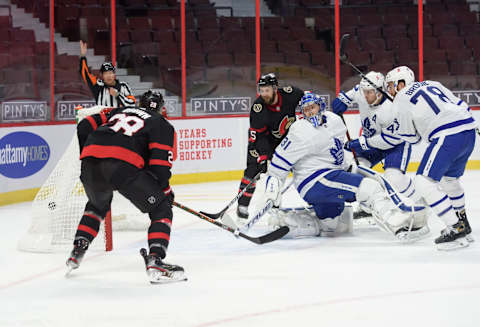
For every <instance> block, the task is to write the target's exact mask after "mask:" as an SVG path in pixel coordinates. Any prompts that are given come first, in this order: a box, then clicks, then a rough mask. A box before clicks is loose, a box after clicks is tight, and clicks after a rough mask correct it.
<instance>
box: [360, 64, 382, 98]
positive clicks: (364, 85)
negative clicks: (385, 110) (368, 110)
mask: <svg viewBox="0 0 480 327" xmlns="http://www.w3.org/2000/svg"><path fill="white" fill-rule="evenodd" d="M367 79H368V80H370V82H372V84H373V85H372V84H370V82H369V81H367ZM384 83H385V77H384V76H383V74H382V73H379V72H374V71H371V72H369V73H368V74H367V75H365V77H364V78H362V80H361V81H360V89H361V90H362V91H366V90H375V95H376V96H377V99H376V100H375V101H374V102H373V103H372V105H374V104H377V103H378V102H380V99H381V98H382V92H380V91H379V90H378V89H382V88H383V86H384Z"/></svg>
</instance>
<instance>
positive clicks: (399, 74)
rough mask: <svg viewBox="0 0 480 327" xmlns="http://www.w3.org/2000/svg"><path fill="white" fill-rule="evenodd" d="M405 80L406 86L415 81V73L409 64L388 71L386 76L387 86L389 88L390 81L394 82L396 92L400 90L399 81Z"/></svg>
mask: <svg viewBox="0 0 480 327" xmlns="http://www.w3.org/2000/svg"><path fill="white" fill-rule="evenodd" d="M401 81H403V82H404V83H405V86H409V85H410V84H413V83H414V82H415V74H414V73H413V71H412V70H411V69H410V68H408V67H407V66H399V67H395V68H394V69H392V70H391V71H389V72H388V74H387V76H386V78H385V88H387V86H388V83H393V87H394V89H395V92H398V89H397V87H398V83H399V82H401Z"/></svg>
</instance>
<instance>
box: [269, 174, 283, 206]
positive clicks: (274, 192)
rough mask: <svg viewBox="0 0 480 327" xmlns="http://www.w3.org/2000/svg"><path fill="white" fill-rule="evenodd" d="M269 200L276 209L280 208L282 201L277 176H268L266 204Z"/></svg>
mask: <svg viewBox="0 0 480 327" xmlns="http://www.w3.org/2000/svg"><path fill="white" fill-rule="evenodd" d="M268 200H272V201H273V205H274V206H275V207H279V206H280V202H281V201H282V194H281V192H280V180H279V179H278V178H276V177H275V176H270V175H269V176H267V180H266V182H265V203H266V202H267V201H268Z"/></svg>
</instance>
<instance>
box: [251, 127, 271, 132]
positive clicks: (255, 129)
mask: <svg viewBox="0 0 480 327" xmlns="http://www.w3.org/2000/svg"><path fill="white" fill-rule="evenodd" d="M250 129H251V130H252V131H255V132H257V133H262V132H265V131H266V130H267V126H263V127H262V128H253V127H250Z"/></svg>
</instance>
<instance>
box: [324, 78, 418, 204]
mask: <svg viewBox="0 0 480 327" xmlns="http://www.w3.org/2000/svg"><path fill="white" fill-rule="evenodd" d="M366 78H368V79H369V80H370V81H371V82H373V84H375V86H376V87H377V88H383V86H384V80H385V78H384V76H383V74H381V73H378V72H374V71H371V72H369V73H368V74H367V75H366ZM352 102H355V103H357V104H358V108H359V112H360V121H361V124H362V135H361V136H360V137H359V138H358V139H354V140H351V141H350V142H347V144H346V148H347V150H350V151H351V150H353V151H354V152H355V154H356V155H357V157H358V161H359V162H360V163H361V164H362V165H365V166H367V167H373V166H375V165H376V164H378V163H379V162H381V161H382V160H383V161H384V162H383V168H384V170H385V174H384V176H385V178H386V179H387V180H388V181H389V182H390V183H391V184H392V185H393V186H394V187H395V188H396V189H397V190H398V192H399V193H400V194H401V195H403V196H406V197H409V198H411V199H412V200H413V201H414V202H415V201H418V200H419V197H418V196H417V194H416V192H415V189H414V187H413V183H412V180H411V179H410V177H409V176H408V175H406V174H405V172H406V170H407V166H408V162H409V161H410V155H411V152H412V147H411V145H410V144H409V143H408V142H405V141H404V140H402V139H400V138H399V137H398V136H395V131H396V130H397V129H398V126H399V125H398V121H397V120H396V119H395V115H394V113H393V111H392V102H391V101H389V100H388V99H386V98H385V97H384V96H383V94H382V93H381V92H379V91H378V90H377V89H376V88H374V87H373V86H372V85H371V84H370V83H369V82H368V81H367V80H366V79H365V78H362V79H361V81H360V84H359V85H356V86H355V87H354V88H353V89H351V90H350V91H348V92H346V93H344V92H340V93H339V95H338V97H337V98H336V99H335V100H333V102H332V110H333V112H334V113H336V114H342V113H344V112H345V111H346V110H347V106H348V105H350V104H351V103H352Z"/></svg>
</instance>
